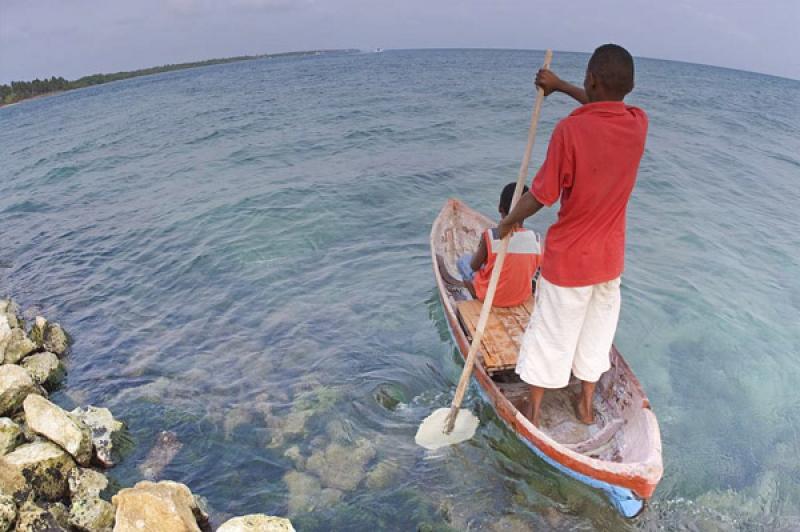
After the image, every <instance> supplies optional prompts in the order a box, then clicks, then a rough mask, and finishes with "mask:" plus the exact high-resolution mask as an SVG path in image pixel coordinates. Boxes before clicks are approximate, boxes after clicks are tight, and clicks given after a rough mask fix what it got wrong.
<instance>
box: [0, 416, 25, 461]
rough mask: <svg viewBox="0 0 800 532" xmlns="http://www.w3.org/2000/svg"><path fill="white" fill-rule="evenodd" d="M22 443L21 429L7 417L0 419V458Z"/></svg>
mask: <svg viewBox="0 0 800 532" xmlns="http://www.w3.org/2000/svg"><path fill="white" fill-rule="evenodd" d="M21 442H22V429H21V428H20V426H19V425H17V424H16V423H14V422H13V421H12V420H11V419H9V418H7V417H0V456H3V455H4V454H8V453H10V452H11V451H13V450H14V449H15V448H16V447H17V446H18V445H19V444H20V443H21Z"/></svg>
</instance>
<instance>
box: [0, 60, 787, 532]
mask: <svg viewBox="0 0 800 532" xmlns="http://www.w3.org/2000/svg"><path fill="white" fill-rule="evenodd" d="M541 60H542V54H541V53H537V52H526V51H403V52H401V51H398V52H387V53H384V54H364V55H352V56H339V57H323V58H307V59H296V60H275V61H270V60H262V61H253V62H247V63H236V64H229V65H221V66H214V67H208V68H203V69H196V70H190V71H184V72H176V73H169V74H163V75H159V76H152V77H147V78H138V79H133V80H128V81H124V82H119V83H114V84H110V85H105V86H100V87H95V88H90V89H85V90H81V91H77V92H70V93H65V94H62V95H58V96H55V97H51V98H45V99H41V100H37V101H31V102H26V103H24V104H21V105H17V106H13V107H9V108H4V109H0V228H2V237H1V238H2V246H0V263H3V264H4V265H5V266H8V267H7V268H2V269H0V292H2V293H10V294H13V295H14V296H15V297H16V298H17V299H18V300H19V301H20V303H21V304H22V306H23V307H26V308H30V309H32V311H33V312H37V313H41V314H44V315H46V316H48V317H50V318H51V319H55V320H57V321H60V322H61V323H63V324H64V325H65V326H66V327H67V328H68V330H69V331H70V332H71V333H72V334H73V336H74V337H75V344H74V347H73V353H72V355H71V357H70V359H69V370H70V374H69V378H68V380H67V383H66V386H65V387H64V388H63V389H62V391H60V392H59V393H57V394H56V395H55V398H56V400H57V401H58V402H60V403H62V404H65V405H70V404H72V403H82V404H83V403H86V402H92V403H99V404H103V405H107V406H110V407H111V408H112V410H113V411H114V412H115V413H116V414H117V415H118V416H120V417H122V418H124V419H125V420H126V421H127V422H128V423H129V425H130V426H131V430H132V433H133V435H134V437H135V440H136V443H137V446H136V448H135V450H134V451H133V452H132V453H131V454H130V455H129V456H128V457H127V458H126V460H125V461H124V462H123V464H122V465H121V466H119V467H117V468H116V469H114V470H112V476H113V477H114V478H115V479H116V480H117V481H118V482H119V483H121V484H123V485H127V484H131V483H133V482H135V481H137V480H138V479H140V478H141V473H140V472H139V470H138V469H137V466H138V465H139V464H140V463H141V462H142V461H143V460H144V459H145V456H146V455H147V452H148V451H149V449H150V447H151V445H152V443H153V440H154V439H155V436H156V434H157V433H158V431H160V430H172V431H175V432H176V433H177V434H178V437H179V439H180V440H181V441H182V442H183V444H184V446H183V448H182V449H181V451H180V452H179V453H178V455H177V457H176V459H175V460H174V461H173V462H172V463H171V464H170V465H168V466H167V468H166V469H165V470H164V472H163V474H162V476H163V477H165V478H171V479H175V480H178V481H181V482H185V483H187V484H188V485H189V486H190V487H191V488H192V490H193V491H194V492H196V493H200V494H202V495H205V496H206V497H208V499H209V502H210V505H211V507H212V510H213V512H214V514H215V518H216V519H217V520H221V519H223V518H224V517H225V516H226V515H227V514H242V513H250V512H266V513H275V514H287V513H291V514H292V517H293V521H294V522H295V524H296V525H297V527H298V529H301V530H331V529H335V530H373V529H376V528H383V529H387V530H415V529H417V528H418V527H419V526H421V525H423V524H427V525H430V526H434V527H437V526H438V527H442V528H441V529H443V530H444V529H446V528H444V527H445V526H447V525H449V526H451V527H452V528H454V529H457V530H463V529H473V530H478V529H488V530H524V529H526V528H539V529H542V528H543V529H548V528H551V529H560V530H572V529H584V530H592V529H597V530H607V529H614V530H623V529H632V530H634V529H657V528H659V527H661V528H665V529H675V528H682V529H687V530H695V529H703V530H733V529H749V530H772V529H776V528H777V529H784V530H796V529H798V528H800V482H799V479H800V466H798V462H797V456H798V455H800V393H798V391H797V382H800V356H799V355H800V319H798V316H800V313H799V312H800V254H799V253H798V249H800V236H799V235H800V219H799V217H798V214H797V213H798V211H800V195H799V194H798V192H797V188H796V185H797V177H798V175H800V156H799V155H798V153H800V140H798V139H800V126H798V124H800V105H798V103H800V82H797V81H791V80H785V79H779V78H771V77H765V76H761V75H756V74H751V73H746V72H738V71H731V70H724V69H717V68H712V67H704V66H698V65H689V64H681V63H672V62H662V61H652V60H639V61H638V63H637V89H636V91H635V92H634V94H633V95H632V96H631V97H630V98H629V101H630V102H631V103H634V104H637V105H641V106H642V107H644V108H645V109H646V110H647V111H648V112H649V114H650V118H651V130H650V136H649V139H648V146H647V153H646V155H645V158H644V160H643V163H642V167H641V171H640V174H639V182H638V185H637V188H636V190H635V192H634V196H633V199H632V203H631V206H630V210H629V238H628V248H627V250H628V251H627V253H628V256H627V258H628V261H627V269H626V274H625V278H624V283H623V310H622V316H621V323H620V326H619V330H618V333H617V339H616V342H617V345H618V346H619V347H620V349H621V350H622V352H623V353H624V354H625V356H626V358H627V360H628V361H629V363H630V364H631V365H632V367H633V368H634V370H635V372H636V373H637V375H638V376H639V378H640V380H641V381H642V383H643V384H644V387H645V389H646V390H647V392H648V394H649V396H650V399H651V402H652V403H653V406H654V409H655V411H656V413H657V415H658V418H659V421H660V424H661V430H662V438H663V444H664V460H665V469H666V470H665V476H664V480H663V481H662V483H661V485H660V486H659V489H658V491H657V492H656V495H655V497H654V499H653V501H652V504H650V506H649V508H648V509H647V511H646V513H645V514H644V515H643V516H642V517H641V518H639V519H638V520H635V521H632V522H624V521H623V520H622V519H620V518H619V517H618V516H617V515H616V514H615V513H614V511H613V510H612V509H611V508H610V506H609V505H608V504H607V503H606V502H605V500H604V499H603V498H602V496H600V495H599V494H597V493H595V492H593V491H592V490H590V489H588V488H585V487H584V486H582V485H580V484H579V483H577V482H574V481H572V480H569V479H567V478H564V477H563V476H561V475H559V474H557V473H556V472H554V471H553V470H552V469H551V468H549V467H548V466H546V465H545V464H543V463H542V462H541V461H540V460H538V459H537V458H536V457H535V456H534V455H533V454H532V453H530V452H529V451H527V450H526V448H525V447H524V445H523V444H521V443H519V442H518V441H516V439H515V437H514V436H513V435H512V434H511V433H510V432H508V431H507V430H505V429H504V428H502V426H501V425H500V423H499V421H498V420H497V418H496V417H495V416H494V415H493V414H492V412H491V410H490V409H489V408H487V407H485V406H481V403H480V401H479V400H477V398H476V397H475V395H474V394H473V395H472V396H471V398H470V402H471V404H472V407H473V408H474V409H475V410H476V411H478V412H479V413H480V415H481V420H482V425H481V428H480V430H479V432H478V435H477V437H476V438H474V439H473V440H471V441H470V442H469V443H468V444H466V445H462V446H459V447H457V448H453V449H449V450H447V451H444V452H439V453H436V454H429V453H426V452H424V451H423V450H421V449H419V448H417V447H415V446H414V444H413V435H414V432H415V431H416V428H417V425H418V423H419V422H420V421H421V420H422V419H423V418H424V417H425V416H426V415H427V414H428V413H429V412H430V411H431V410H432V409H433V408H434V407H438V406H442V405H445V404H446V403H447V402H448V400H449V398H450V396H451V394H452V391H453V389H454V386H455V382H456V380H457V378H458V374H459V371H460V366H459V365H458V363H457V358H456V357H455V354H454V348H453V345H452V343H451V341H450V339H449V336H448V334H447V330H446V325H445V322H444V318H443V315H442V312H441V308H440V306H439V303H438V300H437V295H436V292H435V288H434V283H433V277H432V274H431V265H430V258H429V254H428V253H429V252H428V244H427V241H428V233H429V229H430V224H431V222H432V221H433V219H434V217H435V215H436V213H437V212H438V210H439V208H440V207H441V205H442V203H443V202H444V201H445V199H446V198H447V197H449V196H457V197H459V198H461V199H463V200H465V201H467V202H468V203H470V204H471V205H473V206H475V207H477V208H480V209H481V210H483V211H485V212H487V213H493V212H494V211H495V205H496V200H497V198H496V197H497V195H498V193H499V190H500V187H501V186H502V185H503V184H505V183H506V182H509V181H512V180H513V179H514V178H515V176H516V171H517V168H518V165H519V160H520V157H521V156H522V150H523V148H524V144H525V135H526V130H527V123H528V120H529V113H530V107H531V105H532V101H533V90H532V87H531V84H530V80H531V78H532V75H533V73H534V72H535V70H536V68H537V67H538V65H539V64H540V63H541ZM586 60H587V56H585V55H581V54H567V53H556V55H555V60H554V65H553V68H554V69H555V70H556V71H557V72H559V73H560V74H561V75H563V76H564V77H566V78H568V79H570V80H572V81H579V80H581V79H582V73H583V68H584V66H585V62H586ZM573 107H574V105H573V104H572V103H571V102H570V101H569V100H568V99H567V98H566V97H563V96H560V95H556V96H554V97H551V98H549V99H548V100H547V102H546V104H545V106H544V109H543V114H542V122H541V126H540V134H539V137H538V146H537V148H536V150H535V157H534V161H535V162H539V161H541V159H542V156H543V154H544V151H545V147H546V141H547V139H548V137H549V134H550V132H551V130H552V127H553V125H554V124H555V122H556V121H557V120H558V119H559V118H561V117H563V116H565V115H566V114H567V113H568V112H569V111H570V110H571V109H572V108H573ZM554 217H555V212H554V211H553V210H549V211H548V212H546V213H544V214H542V215H540V216H539V217H538V218H536V219H534V220H533V222H532V223H531V224H530V225H531V226H532V227H534V228H536V229H538V230H544V229H546V227H547V226H548V224H549V223H551V222H552V221H553V220H554ZM397 401H399V403H397ZM395 403H397V404H395ZM287 420H289V421H288V422H287ZM294 446H297V449H293V447H294ZM290 449H291V451H289V453H288V454H289V456H287V455H286V453H287V450H290ZM292 453H295V454H296V455H299V456H300V458H297V457H296V456H295V458H294V459H292ZM378 464H380V465H378ZM376 466H377V469H378V470H379V471H382V472H389V473H391V474H388V475H385V476H383V477H381V476H379V475H377V474H373V475H372V476H370V477H368V478H367V479H362V478H361V476H360V475H358V474H356V475H354V476H353V478H349V477H348V475H349V474H350V473H352V472H353V471H354V470H355V471H360V470H362V469H363V471H364V473H366V472H368V471H373V470H375V469H376ZM293 471H300V472H303V475H308V476H303V475H296V474H295V473H292V472H293ZM353 482H356V483H357V485H356V487H354V488H352V489H350V488H351V487H352V484H353ZM326 487H327V488H328V489H327V490H326V491H323V488H326ZM331 487H334V488H337V487H338V488H337V489H340V492H336V491H333V490H331V489H330V488H331ZM337 499H338V502H334V501H336V500H337ZM515 527H517V528H515Z"/></svg>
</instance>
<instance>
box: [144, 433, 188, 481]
mask: <svg viewBox="0 0 800 532" xmlns="http://www.w3.org/2000/svg"><path fill="white" fill-rule="evenodd" d="M181 447H183V444H182V443H181V442H180V441H179V440H178V435H177V434H175V433H174V432H171V431H161V432H159V433H158V436H156V443H155V445H153V448H152V449H150V452H149V453H147V457H145V459H144V462H142V463H141V464H139V467H138V469H139V472H140V473H141V474H142V476H143V477H144V478H146V479H147V480H156V479H157V478H158V477H159V476H160V475H161V472H162V471H163V470H164V468H165V467H167V465H169V463H170V462H172V460H173V459H174V458H175V455H177V454H178V451H180V450H181Z"/></svg>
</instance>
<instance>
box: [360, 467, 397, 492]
mask: <svg viewBox="0 0 800 532" xmlns="http://www.w3.org/2000/svg"><path fill="white" fill-rule="evenodd" d="M399 472H400V467H399V466H398V465H397V464H396V463H395V462H390V461H388V460H385V461H383V462H379V463H378V465H376V466H375V467H374V468H372V470H371V471H370V472H369V473H367V480H366V482H367V487H368V488H369V489H371V490H380V489H383V488H386V487H387V486H389V485H390V484H392V482H393V481H394V479H395V477H396V476H397V474H398V473H399Z"/></svg>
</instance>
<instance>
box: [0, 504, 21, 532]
mask: <svg viewBox="0 0 800 532" xmlns="http://www.w3.org/2000/svg"><path fill="white" fill-rule="evenodd" d="M16 520H17V504H16V503H15V502H14V499H13V498H12V497H9V496H8V495H0V532H8V531H9V530H11V527H12V526H13V525H14V521H16Z"/></svg>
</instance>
